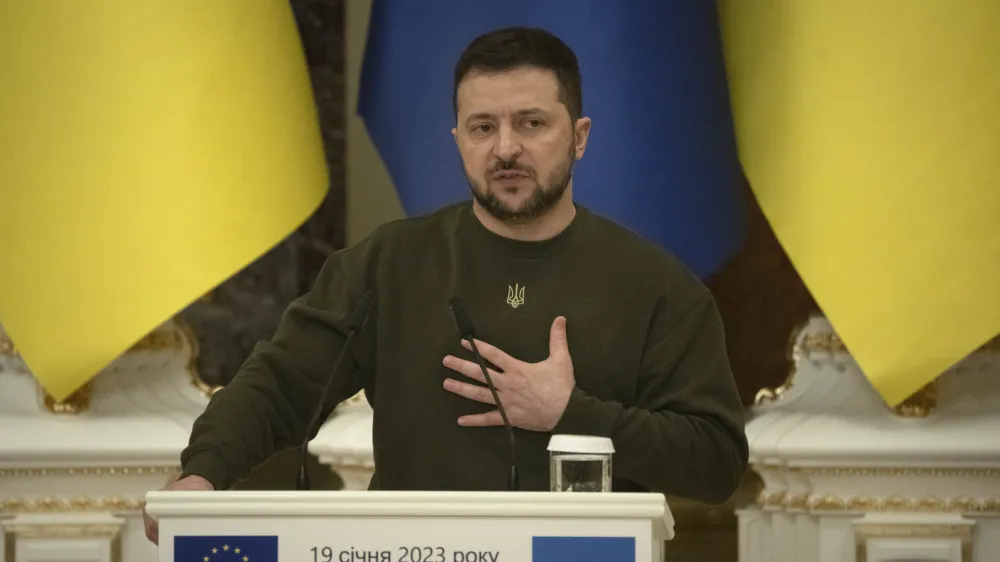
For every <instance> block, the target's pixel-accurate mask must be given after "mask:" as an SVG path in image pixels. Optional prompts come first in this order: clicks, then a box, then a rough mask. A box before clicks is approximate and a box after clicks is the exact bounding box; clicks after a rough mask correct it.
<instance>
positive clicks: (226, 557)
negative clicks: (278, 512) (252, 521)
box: [174, 535, 278, 562]
mask: <svg viewBox="0 0 1000 562" xmlns="http://www.w3.org/2000/svg"><path fill="white" fill-rule="evenodd" d="M174 562H278V537H276V536H265V535H251V536H225V537H217V536H175V537H174Z"/></svg>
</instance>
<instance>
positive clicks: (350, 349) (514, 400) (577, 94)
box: [147, 28, 748, 541]
mask: <svg viewBox="0 0 1000 562" xmlns="http://www.w3.org/2000/svg"><path fill="white" fill-rule="evenodd" d="M580 84H581V82H580V73H579V69H578V65H577V59H576V56H575V54H574V53H573V52H572V51H571V50H570V49H569V48H568V47H567V46H566V45H565V44H564V43H563V42H562V41H561V40H559V39H558V38H556V37H555V36H553V35H551V34H549V33H547V32H544V31H541V30H537V29H526V28H509V29H501V30H498V31H495V32H491V33H489V34H486V35H483V36H481V37H479V38H477V39H476V40H474V41H473V42H472V43H471V44H470V45H469V46H468V47H467V49H466V50H465V51H464V52H463V53H462V55H461V57H460V59H459V60H458V62H457V64H456V67H455V84H454V88H455V98H454V103H455V116H456V121H455V128H454V129H453V130H452V134H453V136H454V140H455V143H456V145H457V148H458V151H459V153H460V155H461V159H462V162H463V166H464V172H465V175H466V177H467V180H468V183H469V186H470V189H471V193H472V198H471V200H470V201H468V202H463V203H460V204H454V205H450V206H447V207H445V208H442V209H440V210H438V211H436V212H434V213H431V214H428V215H426V216H422V217H416V218H409V219H404V220H399V221H395V222H392V223H389V224H385V225H383V226H381V227H380V228H378V229H377V230H375V231H374V232H373V233H372V234H371V235H370V236H369V237H368V238H367V239H366V240H364V241H362V242H360V243H358V244H356V245H354V246H352V247H350V248H347V249H344V250H341V251H337V252H335V253H333V254H332V255H331V256H330V257H329V259H328V260H327V262H326V263H325V265H324V267H323V268H322V270H321V272H320V274H319V276H318V278H317V280H316V282H315V285H314V286H313V287H312V289H311V291H310V292H308V293H307V294H305V295H303V296H301V297H300V298H299V299H297V300H296V301H294V302H293V303H292V304H291V305H290V306H289V308H288V309H287V311H286V313H285V315H284V317H283V319H282V321H281V323H280V325H279V326H278V328H277V330H276V333H275V334H274V336H273V337H272V338H271V339H270V340H268V341H264V342H261V343H259V344H258V345H257V347H256V348H255V349H254V351H253V352H252V354H251V355H250V357H249V358H248V359H247V361H246V362H245V364H244V365H243V366H242V367H241V369H240V371H239V373H238V374H237V376H236V377H235V378H234V379H233V381H232V382H231V383H230V384H229V385H228V386H226V388H224V389H222V390H221V391H219V392H218V393H216V394H215V395H214V397H213V398H212V400H211V402H210V404H209V405H208V407H207V409H206V410H205V412H204V413H203V414H202V415H201V416H200V417H199V418H198V420H197V421H196V422H195V424H194V427H193V431H192V435H191V439H190V443H189V446H188V447H187V448H186V449H185V450H184V451H183V453H182V456H181V461H182V465H183V473H182V475H181V477H180V478H179V479H178V480H177V481H176V482H174V483H172V484H171V485H170V486H168V487H167V489H168V490H224V489H227V488H230V487H232V486H233V485H234V483H236V482H237V481H239V480H240V479H242V478H244V477H246V476H247V475H248V474H249V473H250V471H251V470H252V469H253V468H254V467H256V466H257V465H259V464H260V463H262V462H264V461H265V460H266V459H267V458H268V457H269V456H271V455H272V454H273V453H275V452H276V451H278V450H281V449H286V448H291V447H296V446H300V445H301V444H302V443H303V441H305V440H306V439H309V438H312V437H313V436H315V434H316V431H317V429H318V424H315V423H311V420H316V419H318V420H322V419H325V418H326V416H328V415H329V414H330V413H331V411H332V409H333V408H334V407H335V406H336V405H337V404H338V403H339V402H341V401H343V400H345V399H347V398H349V397H351V396H353V395H355V394H356V393H357V392H359V391H361V390H364V391H365V395H366V396H367V398H368V400H369V401H370V403H371V405H372V407H373V410H374V435H373V441H374V452H375V463H376V471H375V476H374V477H373V479H372V482H371V484H370V488H371V489H378V490H505V489H509V488H510V487H511V478H510V468H511V465H512V461H511V455H512V448H511V447H512V444H513V443H515V442H516V454H515V455H514V460H513V464H514V465H515V466H516V469H517V479H516V480H514V484H513V485H515V486H517V489H520V490H548V488H549V475H548V467H549V465H548V453H547V451H546V445H547V443H548V441H549V438H550V437H551V435H552V434H581V435H594V436H603V437H609V438H611V439H612V441H613V443H614V446H615V457H614V474H613V489H614V490H616V491H618V490H623V491H644V490H645V491H654V492H661V493H665V494H671V495H677V496H682V497H688V498H693V499H696V500H701V501H705V502H711V503H721V502H724V501H725V500H726V499H728V498H729V497H730V496H731V494H732V493H733V492H734V491H735V490H736V489H737V487H738V486H739V483H740V481H741V478H742V476H743V474H744V471H745V469H746V465H747V456H748V447H747V442H746V437H745V434H744V420H743V406H742V403H741V400H740V397H739V395H738V393H737V390H736V385H735V383H734V380H733V375H732V372H731V370H730V366H729V363H728V359H727V354H726V348H725V341H724V336H723V327H722V324H721V320H720V316H719V313H718V311H717V308H716V305H715V301H714V299H713V297H712V295H711V294H710V293H709V291H708V290H707V289H706V288H705V287H704V286H703V285H702V284H701V283H700V282H699V281H698V279H697V278H696V277H695V276H694V275H693V274H692V273H691V272H689V271H688V270H687V269H686V268H685V266H684V265H683V264H681V263H680V262H679V261H678V260H677V259H676V258H675V257H674V256H673V255H672V254H670V253H668V252H667V251H664V250H663V249H661V248H659V247H657V246H655V245H653V244H652V243H649V242H647V241H646V240H643V239H641V238H639V237H638V236H636V235H635V234H633V233H632V232H630V231H628V230H627V229H625V228H624V227H622V226H619V225H618V224H615V223H614V222H612V221H610V220H608V219H606V218H603V217H602V216H599V215H598V214H596V213H594V212H592V211H590V210H588V209H587V208H585V207H584V206H582V205H579V204H575V203H574V201H573V181H572V179H573V175H572V171H573V166H574V163H575V161H576V160H579V159H580V158H582V157H583V155H584V152H585V149H586V147H587V141H588V137H589V134H590V131H591V121H590V119H589V118H587V117H584V116H583V115H582V113H581V108H582V101H581V99H582V95H581V85H580ZM456 327H457V328H458V329H456ZM473 335H474V338H473ZM466 336H468V337H467V338H466ZM463 338H465V339H463ZM470 340H471V341H472V342H474V346H473V345H471V344H470ZM477 352H478V354H479V355H480V356H481V358H482V361H481V362H480V360H479V358H478V357H477ZM484 370H485V371H486V373H487V374H488V375H489V377H487V376H484ZM487 379H489V382H491V383H492V385H493V389H491V388H489V387H488V386H486V383H487ZM494 389H495V394H494ZM324 395H325V398H324ZM496 398H499V402H500V404H501V405H502V407H503V410H502V412H503V413H504V414H506V421H507V422H508V424H509V427H508V425H506V424H505V423H504V421H505V420H504V416H502V415H501V410H500V409H499V408H498V406H497V400H496ZM508 429H510V430H511V431H512V433H513V436H514V438H515V439H511V436H510V435H509V434H508ZM147 533H148V534H149V535H150V538H151V539H152V540H154V541H155V540H156V528H155V524H153V523H152V521H150V520H147Z"/></svg>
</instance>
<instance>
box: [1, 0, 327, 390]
mask: <svg viewBox="0 0 1000 562" xmlns="http://www.w3.org/2000/svg"><path fill="white" fill-rule="evenodd" d="M326 189H327V170H326V165H325V160H324V154H323V146H322V139H321V135H320V130H319V125H318V122H317V117H316V111H315V104H314V101H313V97H312V91H311V87H310V81H309V75H308V72H307V68H306V65H305V60H304V56H303V53H302V48H301V44H300V42H299V37H298V32H297V28H296V25H295V21H294V18H293V15H292V13H291V12H290V9H289V6H288V2H287V1H286V0H210V1H205V0H152V1H144V2H127V1H125V2H123V1H122V0H87V1H85V2H64V1H57V0H30V1H20V0H16V1H10V2H2V3H0V323H2V324H3V326H4V329H5V331H6V332H7V334H8V336H9V337H10V338H11V339H12V340H13V342H14V345H15V346H16V348H17V349H18V350H19V352H20V354H21V356H22V358H23V359H24V361H25V363H26V365H27V366H28V368H29V369H30V370H31V371H32V373H33V374H34V375H35V376H36V377H37V378H38V380H39V381H40V383H41V384H42V385H43V387H44V388H45V389H46V390H47V391H48V392H49V393H50V394H51V395H52V396H53V397H54V398H55V399H57V400H62V399H64V398H66V397H67V396H69V395H70V394H72V393H73V392H74V391H75V390H77V389H78V388H79V387H80V386H82V385H83V384H85V383H86V382H87V381H88V380H89V379H90V378H92V377H93V376H94V375H96V374H97V373H98V372H99V371H100V370H101V369H103V368H104V367H106V366H107V364H108V363H110V362H111V361H113V360H114V359H115V358H116V357H117V356H118V355H120V354H121V353H122V352H124V351H126V350H127V349H128V348H129V347H130V346H131V345H132V344H134V343H135V342H136V341H137V340H139V339H141V338H142V336H144V335H145V334H146V333H148V332H149V331H151V330H152V329H154V328H155V327H156V326H158V325H159V324H160V323H162V322H163V321H165V320H167V319H169V318H170V317H171V316H172V315H173V314H175V313H177V312H178V311H179V310H181V309H182V308H183V307H185V306H186V305H187V304H189V303H190V302H192V301H193V300H195V299H197V298H198V297H200V296H201V295H203V294H204V293H205V292H207V291H208V290H210V289H212V288H213V287H214V286H216V285H217V284H218V283H220V282H222V281H224V280H225V279H226V278H227V277H229V276H231V275H232V274H234V273H236V272H237V271H239V269H241V268H242V267H244V266H246V265H247V264H248V263H249V262H251V261H253V260H254V259H255V258H257V257H259V256H260V255H261V254H262V253H264V252H266V251H267V250H268V249H269V248H271V247H273V246H274V245H275V244H276V243H278V242H279V241H280V240H281V239H282V238H284V237H286V236H287V235H288V234H290V233H291V232H292V231H293V230H294V229H295V228H296V227H297V226H299V225H300V224H301V223H302V222H303V221H304V220H305V219H306V218H308V216H309V215H310V214H311V213H312V212H313V211H314V210H315V208H316V207H317V205H318V204H319V203H320V202H321V201H322V199H323V197H324V196H325V194H326Z"/></svg>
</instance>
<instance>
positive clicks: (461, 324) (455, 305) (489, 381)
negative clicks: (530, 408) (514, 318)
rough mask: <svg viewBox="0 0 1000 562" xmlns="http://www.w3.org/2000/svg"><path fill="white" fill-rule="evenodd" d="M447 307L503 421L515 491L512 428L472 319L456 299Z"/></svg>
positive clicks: (509, 483) (510, 485)
mask: <svg viewBox="0 0 1000 562" xmlns="http://www.w3.org/2000/svg"><path fill="white" fill-rule="evenodd" d="M448 306H449V307H450V308H451V315H452V316H453V317H454V318H455V326H457V327H458V333H459V334H461V336H462V339H464V340H465V341H467V342H469V347H471V348H472V353H473V354H474V355H475V356H476V362H477V363H479V368H480V369H482V371H483V377H484V378H485V379H486V385H487V386H489V387H490V392H491V393H492V394H493V401H494V402H496V405H497V410H499V411H500V418H501V419H503V425H504V427H506V428H507V436H508V437H509V438H510V475H509V476H508V481H507V489H508V490H509V491H511V492H514V491H517V489H518V488H519V484H518V478H517V455H515V453H514V451H515V443H516V442H515V439H514V426H512V425H510V420H508V419H507V412H505V411H504V409H503V403H502V402H500V397H499V396H498V395H497V387H495V386H493V378H492V377H490V372H489V369H487V368H486V361H484V360H483V356H482V355H480V354H479V350H478V349H476V342H475V341H474V339H475V337H476V328H475V327H474V326H473V325H472V318H470V317H469V313H468V312H466V311H465V306H463V305H462V301H461V300H459V299H458V297H451V300H449V301H448Z"/></svg>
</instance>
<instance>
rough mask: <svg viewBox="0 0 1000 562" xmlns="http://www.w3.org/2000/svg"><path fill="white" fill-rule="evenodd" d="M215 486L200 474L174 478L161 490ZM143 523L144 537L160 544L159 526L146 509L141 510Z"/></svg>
mask: <svg viewBox="0 0 1000 562" xmlns="http://www.w3.org/2000/svg"><path fill="white" fill-rule="evenodd" d="M214 490H215V487H214V486H212V483H211V482H209V481H208V480H205V479H204V478H202V477H201V476H195V475H193V474H192V475H191V476H185V477H184V478H181V479H180V480H176V481H174V482H172V483H170V484H169V485H167V487H166V488H163V489H162V490H160V491H162V492H211V491H214ZM142 519H143V523H145V525H146V538H147V539H149V540H150V542H152V543H153V544H157V545H158V544H160V526H159V524H158V523H157V522H156V520H155V519H153V518H152V517H150V516H149V514H148V513H146V509H145V508H143V510H142Z"/></svg>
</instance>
